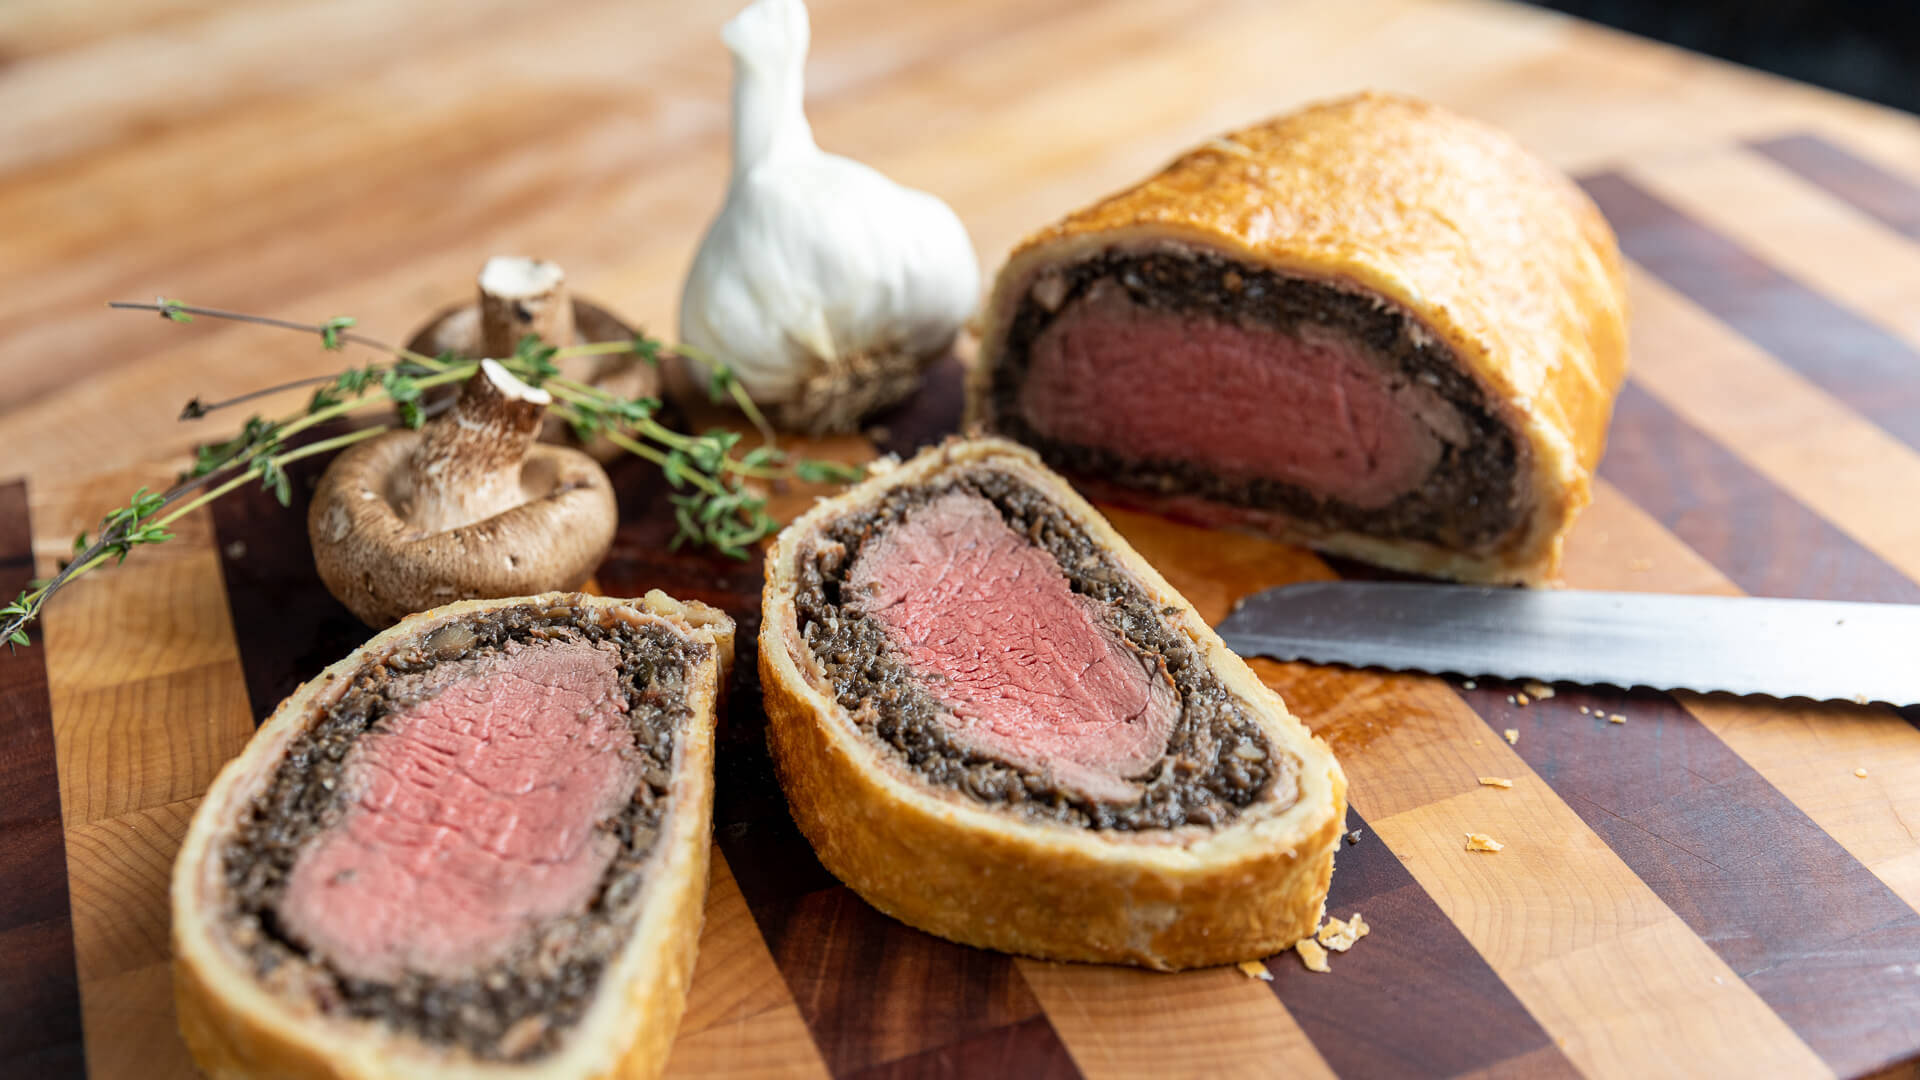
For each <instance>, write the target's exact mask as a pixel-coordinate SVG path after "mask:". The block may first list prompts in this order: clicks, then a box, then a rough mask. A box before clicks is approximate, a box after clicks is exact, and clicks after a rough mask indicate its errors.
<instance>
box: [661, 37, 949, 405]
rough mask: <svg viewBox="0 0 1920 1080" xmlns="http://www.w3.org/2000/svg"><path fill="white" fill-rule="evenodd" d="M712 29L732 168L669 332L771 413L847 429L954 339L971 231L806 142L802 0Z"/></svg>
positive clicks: (940, 206) (914, 379)
mask: <svg viewBox="0 0 1920 1080" xmlns="http://www.w3.org/2000/svg"><path fill="white" fill-rule="evenodd" d="M721 36H722V39H723V40H724V41H725V42H726V45H727V48H728V50H729V51H730V52H732V53H733V60H734V77H733V176H732V179H731V181H730V182H729V184H728V187H727V197H726V202H725V204H724V205H722V206H721V208H720V214H719V216H718V217H716V218H715V219H714V221H713V224H712V225H710V226H708V228H707V234H706V236H705V238H704V239H703V240H702V241H701V243H700V252H699V254H698V255H696V256H695V257H694V261H693V268H692V270H691V271H689V272H688V275H687V281H686V286H685V289H684V291H683V292H682V293H681V296H680V338H681V340H682V341H684V342H686V343H687V344H688V345H691V346H693V347H694V348H696V349H698V350H701V351H703V352H705V353H706V354H708V355H710V356H711V357H713V358H714V359H715V360H716V361H718V362H720V363H724V364H727V365H729V366H730V367H731V368H732V369H733V371H734V373H735V374H736V375H737V376H738V377H739V379H740V382H741V384H742V385H743V386H744V387H745V388H746V390H747V392H748V393H749V394H751V395H752V396H753V398H754V400H755V401H756V402H757V403H759V404H761V405H762V406H764V407H766V409H767V411H768V413H769V414H770V415H772V416H773V417H774V419H775V421H776V422H778V423H779V424H781V425H782V426H783V427H787V428H790V429H798V430H803V431H810V432H824V431H848V430H852V429H853V428H854V427H855V426H856V425H857V423H858V422H859V420H860V418H861V417H863V416H866V415H869V414H871V413H873V412H874V411H876V410H878V409H881V408H884V407H886V406H888V405H891V404H893V403H895V402H897V401H899V400H900V399H902V398H904V397H906V396H907V395H908V394H909V393H911V392H912V391H913V389H914V388H915V387H916V386H917V385H918V384H919V381H920V376H921V373H922V371H924V369H925V368H926V367H927V365H928V364H930V363H931V362H932V361H933V360H935V359H937V358H938V357H940V356H941V355H943V354H944V353H945V352H946V351H947V350H948V348H950V347H951V345H952V343H953V340H954V337H955V336H956V335H957V334H958V333H959V330H960V327H961V325H962V324H963V323H965V322H966V320H967V318H968V317H969V316H970V315H971V314H972V313H973V309H974V305H975V304H976V303H977V302H978V299H979V292H980V267H979V263H978V262H977V261H976V259H975V258H974V253H973V244H972V242H971V241H970V240H969V239H968V237H967V231H966V228H965V227H964V226H962V225H961V224H960V219H959V217H958V216H957V215H955V214H954V212H953V210H952V209H951V208H950V207H948V206H947V204H946V203H944V202H941V201H940V200H939V199H937V198H935V197H934V196H932V195H929V194H927V193H925V192H922V191H915V190H913V189H911V188H906V187H902V186H900V185H899V184H896V183H894V182H893V181H891V180H889V179H887V178H886V177H885V176H882V175H881V174H880V173H879V172H877V171H875V170H873V169H871V168H869V167H867V166H865V165H862V164H860V163H859V162H857V161H851V160H848V159H847V158H844V157H839V156H837V155H834V154H829V153H825V152H824V151H822V150H821V149H820V148H819V147H818V146H816V145H815V144H814V141H813V130H812V128H811V127H809V126H808V124H807V117H806V113H805V112H804V111H803V109H802V104H801V99H802V97H803V95H804V86H805V80H804V69H805V66H806V58H807V40H808V29H807V9H806V6H805V5H804V4H803V3H802V2H801V0H756V2H755V3H754V4H752V5H751V6H749V7H748V8H747V9H746V10H744V11H742V12H740V14H739V15H737V16H735V17H734V19H733V21H731V22H729V23H728V24H727V26H726V29H725V30H724V32H723V33H722V35H721ZM696 367H698V365H697V364H696ZM702 374H703V375H704V374H705V373H704V372H702Z"/></svg>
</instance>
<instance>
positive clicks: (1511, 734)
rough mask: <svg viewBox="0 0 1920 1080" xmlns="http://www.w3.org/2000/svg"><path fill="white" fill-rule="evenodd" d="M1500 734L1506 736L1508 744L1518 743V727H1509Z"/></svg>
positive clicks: (1515, 744) (1514, 744)
mask: <svg viewBox="0 0 1920 1080" xmlns="http://www.w3.org/2000/svg"><path fill="white" fill-rule="evenodd" d="M1500 734H1502V735H1505V736H1506V737H1507V745H1508V746H1519V745H1520V729H1519V728H1517V727H1510V728H1508V729H1507V730H1505V731H1503V732H1501V733H1500Z"/></svg>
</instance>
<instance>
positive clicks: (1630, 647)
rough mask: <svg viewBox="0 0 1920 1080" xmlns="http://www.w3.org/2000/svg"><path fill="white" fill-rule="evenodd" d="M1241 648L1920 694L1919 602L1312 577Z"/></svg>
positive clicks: (1748, 686)
mask: <svg viewBox="0 0 1920 1080" xmlns="http://www.w3.org/2000/svg"><path fill="white" fill-rule="evenodd" d="M1218 630H1219V633H1220V636H1221V638H1223V639H1224V640H1225V641H1226V643H1227V647H1228V648H1230V649H1232V650H1234V651H1235V652H1237V653H1240V654H1241V655H1243V656H1267V657H1272V658H1273V659H1276V660H1306V661H1311V662H1314V663H1322V664H1349V665H1352V666H1355V667H1381V668H1388V669H1391V670H1395V671H1424V672H1429V673H1432V674H1445V673H1451V674H1456V675H1464V676H1469V677H1472V676H1483V675H1484V676H1493V677H1499V678H1508V679H1537V680H1539V681H1541V682H1548V683H1551V682H1569V683H1584V684H1608V685H1613V686H1625V687H1631V686H1650V687H1653V688H1654V689H1657V690H1698V691H1714V690H1726V691H1730V692H1732V693H1735V694H1766V695H1769V696H1772V697H1779V698H1786V697H1807V698H1812V699H1815V700H1839V701H1856V702H1868V701H1884V702H1889V703H1891V704H1894V705H1912V704H1916V703H1920V605H1913V604H1861V603H1839V602H1832V601H1825V600H1775V599H1763V598H1759V597H1730V596H1675V595H1666V594H1658V593H1611V592H1579V591H1571V590H1548V589H1496V588H1480V587H1475V586H1468V585H1423V584H1403V583H1399V582H1376V581H1315V582H1305V583H1302V584H1298V585H1283V586H1280V587H1279V588H1273V589H1267V590H1265V591H1263V592H1259V593H1255V594H1254V595H1252V596H1249V597H1247V598H1246V599H1245V600H1244V601H1243V602H1241V604H1240V605H1239V606H1238V607H1236V608H1235V609H1234V611H1233V613H1232V614H1230V615H1228V616H1227V618H1226V620H1225V621H1223V622H1222V623H1221V624H1220V626H1219V627H1218Z"/></svg>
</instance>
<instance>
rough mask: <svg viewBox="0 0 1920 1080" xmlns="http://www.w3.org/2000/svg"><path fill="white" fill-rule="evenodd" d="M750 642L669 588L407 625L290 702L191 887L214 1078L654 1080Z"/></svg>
mask: <svg viewBox="0 0 1920 1080" xmlns="http://www.w3.org/2000/svg"><path fill="white" fill-rule="evenodd" d="M732 654H733V624H732V623H731V622H730V621H729V620H728V619H727V617H726V616H725V615H722V614H720V613H719V612H717V611H714V610H713V609H711V608H708V607H705V606H703V605H700V604H683V603H680V602H678V601H675V600H672V599H670V598H668V597H667V596H665V595H664V594H662V593H658V592H655V593H649V594H648V595H647V596H646V597H645V598H644V599H641V600H613V599H607V598H604V597H594V596H586V595H583V594H577V593H548V594H545V595H542V596H536V597H527V598H520V599H511V600H487V601H469V602H463V603H457V604H450V605H448V606H446V607H442V608H436V609H434V610H432V611H428V612H424V613H422V614H418V615H413V616H411V617H409V618H407V619H404V620H402V621H401V622H400V623H399V624H398V625H396V626H393V627H392V628H390V629H388V630H386V631H384V632H382V633H381V634H380V635H379V636H377V637H375V638H373V640H371V641H369V642H368V643H367V644H366V645H365V646H363V647H361V648H360V649H358V650H356V651H355V652H354V653H353V654H352V655H351V656H348V657H347V658H346V659H344V660H341V661H340V662H339V663H337V664H334V665H333V666H331V667H329V668H327V669H326V670H325V671H323V672H321V673H320V675H319V676H318V677H316V678H314V679H313V680H312V681H311V682H308V683H307V684H305V685H304V686H302V687H301V688H300V689H299V690H298V691H296V692H295V693H294V694H293V696H292V697H289V698H288V699H287V700H286V701H285V702H283V703H281V705H280V707H279V708H278V709H276V710H275V711H274V713H273V715H272V716H271V717H270V718H269V719H268V720H267V722H266V723H265V724H264V725H262V726H261V728H260V730H259V731H258V732H257V733H256V734H255V735H254V737H253V740H252V741H251V742H249V743H248V744H247V747H246V749H245V750H244V751H243V752H242V753H241V754H240V756H239V757H238V758H235V759H234V760H233V761H232V762H231V763H230V764H228V765H227V767H226V768H225V769H223V770H222V771H221V773H220V775H219V777H218V779H216V780H215V781H214V783H213V787H212V788H211V789H210V790H209V791H208V792H207V796H206V798H205V800H204V801H203V802H202V803H201V804H200V808H199V810H198V811H197V812H196V813H195V814H194V818H193V825H192V827H191V828H190V829H189V830H188V832H187V837H186V841H185V843H184V844H183V845H182V847H181V850H180V856H179V860H178V862H177V863H176V864H175V866H174V874H173V946H174V990H175V1000H176V1003H177V1005H178V1009H179V1016H180V1028H181V1032H182V1034H184V1035H185V1037H186V1041H187V1045H188V1047H189V1048H190V1049H191V1050H192V1051H193V1055H194V1058H195V1059H196V1060H197V1061H198V1062H199V1063H200V1066H201V1068H203V1069H205V1070H206V1071H207V1073H208V1074H210V1075H211V1076H214V1077H219V1078H226V1077H297V1078H315V1080H318V1078H338V1080H348V1078H352V1080H385V1078H399V1077H436V1078H438V1077H472V1078H484V1077H498V1078H502V1080H513V1078H523V1077H539V1078H543V1080H544V1078H553V1080H560V1078H569V1080H571V1078H576V1077H577V1078H587V1077H595V1078H599V1077H614V1076H618V1077H651V1076H655V1075H657V1074H658V1073H659V1071H660V1070H661V1069H662V1067H664V1065H665V1064H666V1059H667V1052H668V1049H669V1047H670V1046H671V1044H672V1042H673V1035H674V1029H675V1027H676V1026H677V1025H678V1023H679V1019H680V1013H681V1010H682V1009H683V1008H684V1006H685V1004H686V988H687V982H688V979H689V978H690V976H691V974H692V970H693V960H694V950H695V948H696V946H697V944H698V936H699V932H700V917H701V909H702V904H703V902H704V898H705V895H706V887H707V853H708V843H709V835H710V832H711V825H710V818H711V813H712V806H713V725H714V710H715V703H716V697H717V695H718V693H719V688H720V686H721V685H722V684H723V679H724V673H725V670H726V668H727V666H728V665H729V664H730V663H731V661H732Z"/></svg>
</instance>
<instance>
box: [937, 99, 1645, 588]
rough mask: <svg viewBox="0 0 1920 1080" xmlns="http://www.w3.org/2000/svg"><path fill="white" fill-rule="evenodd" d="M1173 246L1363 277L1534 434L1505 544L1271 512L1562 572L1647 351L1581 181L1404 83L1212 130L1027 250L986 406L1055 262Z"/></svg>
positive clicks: (1385, 556) (989, 420) (1350, 550)
mask: <svg viewBox="0 0 1920 1080" xmlns="http://www.w3.org/2000/svg"><path fill="white" fill-rule="evenodd" d="M1167 248H1173V249H1186V250H1199V251H1203V252H1210V253H1216V254H1218V255H1221V256H1223V257H1225V258H1227V259H1230V260H1234V261H1237V262H1241V263H1245V264H1248V265H1251V266H1254V267H1258V268H1265V269H1271V270H1273V271H1276V272H1278V273H1282V274H1285V275H1290V276H1298V277H1303V278H1308V279H1313V280H1317V281H1322V282H1326V283H1329V284H1331V285H1334V286H1336V287H1340V288H1348V289H1355V290H1360V291H1363V292H1364V293H1366V294H1369V295H1371V296H1373V297H1376V298H1378V299H1379V300H1380V301H1382V302H1383V303H1384V304H1386V305H1389V306H1390V307H1391V308H1396V309H1398V310H1400V311H1402V312H1405V313H1407V314H1409V315H1411V316H1412V317H1413V318H1414V319H1416V320H1417V321H1418V324H1419V325H1420V326H1422V327H1424V328H1425V329H1426V330H1427V331H1428V332H1430V333H1431V334H1432V335H1434V336H1435V337H1437V338H1438V339H1439V340H1440V341H1441V342H1443V343H1444V344H1445V345H1446V346H1447V347H1448V349H1450V350H1451V352H1452V354H1453V356H1454V357H1456V358H1457V360H1458V363H1459V365H1460V367H1461V368H1462V369H1463V370H1464V371H1466V372H1468V373H1469V374H1470V375H1471V376H1472V378H1473V379H1474V380H1476V381H1477V382H1478V383H1479V385H1480V386H1481V387H1482V388H1483V390H1484V392H1485V394H1486V396H1487V398H1488V400H1489V401H1490V402H1491V403H1492V404H1493V406H1494V408H1495V410H1496V415H1497V416H1498V417H1499V418H1500V419H1501V420H1502V421H1503V422H1504V424H1505V425H1506V426H1507V427H1508V428H1510V429H1511V430H1512V431H1513V432H1515V433H1516V435H1517V442H1518V444H1519V446H1520V447H1521V449H1522V454H1521V455H1520V456H1521V459H1522V460H1521V467H1522V468H1523V469H1524V470H1525V480H1526V482H1527V483H1526V488H1527V492H1528V497H1527V506H1526V507H1525V508H1524V521H1523V522H1521V523H1520V524H1519V526H1518V527H1517V528H1515V529H1514V530H1513V531H1512V532H1511V533H1509V534H1508V535H1507V536H1506V538H1505V539H1504V540H1503V541H1502V542H1501V543H1500V545H1499V546H1498V548H1497V550H1491V551H1464V550H1449V549H1447V548H1445V547H1441V546H1437V545H1435V544H1431V543H1422V542H1416V541H1408V540H1401V539H1386V538H1382V537H1378V536H1368V535H1364V534H1361V533H1357V532H1351V531H1346V532H1343V531H1338V530H1335V531H1326V530H1322V529H1314V528H1311V527H1304V526H1308V525H1310V523H1304V522H1300V521H1296V520H1288V519H1286V518H1284V517H1278V516H1276V517H1275V518H1273V519H1272V520H1268V521H1265V522H1262V523H1260V527H1262V528H1264V529H1266V530H1267V531H1271V532H1275V533H1278V534H1280V535H1281V536H1282V537H1283V538H1288V539H1297V540H1305V541H1307V542H1310V543H1312V544H1313V545H1314V546H1316V547H1319V548H1322V549H1324V550H1328V551H1332V552H1335V553H1339V554H1345V555H1351V556H1354V557H1357V558H1361V559H1364V560H1367V561H1370V562H1374V563H1378V564H1381V565H1385V566H1390V567H1394V568H1398V569H1404V570H1411V571H1416V572H1422V573H1429V574H1436V575H1440V576H1445V577H1452V578H1459V579H1465V580H1472V581H1485V582H1500V583H1522V584H1528V585H1541V584H1547V583H1550V582H1551V581H1552V580H1553V579H1554V578H1555V576H1556V574H1557V572H1558V566H1559V562H1560V554H1561V545H1562V541H1563V539H1564V537H1565V535H1566V532H1567V530H1568V528H1569V527H1570V526H1571V525H1572V522H1573V520H1574V518H1575V516H1576V515H1577V514H1578V513H1579V511H1580V510H1581V509H1582V508H1583V507H1585V506H1586V504H1587V503H1588V502H1589V501H1590V497H1591V496H1590V485H1591V478H1592V475H1593V471H1594V468H1595V466H1596V465H1597V463H1598V462H1599V459H1600V454H1601V451H1602V448H1603V447H1604V444H1605V439H1606V428H1607V423H1608V420H1609V418H1610V416H1611V412H1612V406H1613V399H1614V395H1615V394H1616V393H1617V391H1618V389H1619V387H1620V383H1621V381H1622V379H1623V378H1624V377H1625V371H1626V359H1627V329H1626V289H1625V280H1624V276H1623V269H1622V261H1621V257H1620V253H1619V248H1618V246H1617V244H1616V242H1615V240H1614V237H1613V234H1612V232H1611V230H1610V229H1609V228H1608V226H1607V223H1606V221H1605V220H1604V219H1603V218H1602V217H1601V215H1600V213H1599V211H1598V210H1597V209H1596V208H1595V206H1594V205H1593V202H1592V201H1591V200H1590V199H1588V198H1587V197H1586V195H1585V194H1584V193H1583V192H1581V191H1580V189H1579V188H1578V187H1577V186H1575V185H1574V184H1573V183H1572V181H1570V180H1569V179H1568V178H1567V177H1566V176H1564V175H1563V174H1561V173H1560V172H1558V171H1557V170H1555V169H1554V168H1553V167H1551V166H1549V165H1547V164H1546V163H1544V162H1542V161H1540V160H1539V159H1538V158H1535V157H1534V156H1532V155H1531V154H1530V153H1528V152H1527V151H1526V150H1525V149H1523V148H1522V147H1521V146H1520V145H1519V144H1518V143H1517V142H1515V141H1514V140H1513V139H1511V138H1510V137H1508V136H1507V135H1505V134H1503V133H1501V132H1499V131H1496V130H1495V129H1493V128H1491V127H1488V126H1487V125H1485V124H1481V123H1479V122H1477V121H1474V120H1470V119H1467V118H1465V117H1462V116H1458V115H1455V114H1454V113H1451V112H1448V111H1447V110H1445V109H1442V108H1439V107H1438V106H1434V105H1431V104H1427V103H1425V102H1421V101H1417V100H1414V99H1411V98H1407V97H1401V96H1395V95H1389V94H1379V93H1366V94H1360V95H1358V96H1354V97H1349V98H1345V99H1341V100H1337V101H1332V102H1328V103H1324V104H1319V105H1314V106H1311V107H1308V108H1305V109H1302V110H1300V111H1298V112H1294V113H1290V114H1287V115H1285V116H1281V117H1278V118H1275V119H1273V120H1269V121H1267V122H1265V123H1262V124H1257V125H1254V126H1253V127H1249V128H1245V129H1243V130H1240V131H1235V132H1232V133H1230V134H1227V135H1223V136H1221V137H1219V138H1216V139H1213V140H1210V141H1209V142H1207V143H1205V144H1204V145H1201V146H1199V147H1196V148H1194V149H1193V150H1191V151H1189V152H1188V153H1186V154H1183V155H1182V156H1180V157H1179V158H1178V159H1176V160H1175V161H1174V162H1173V163H1171V164H1170V165H1168V166H1167V167H1166V168H1165V169H1163V170H1162V171H1161V172H1160V173H1159V174H1157V175H1155V176H1153V177H1152V178H1150V179H1148V180H1146V181H1145V182H1144V183H1141V184H1138V185H1136V186H1134V187H1131V188H1128V189H1127V190H1125V191H1122V192H1119V193H1118V194H1115V195H1113V196H1110V197H1108V198H1105V199H1102V200H1100V201H1099V202H1096V203H1094V204H1093V205H1091V206H1089V207H1087V208H1085V209H1083V210H1080V211H1077V212H1075V213H1073V214H1070V215H1068V216H1067V217H1066V218H1065V219H1064V220H1062V221H1060V222H1059V223H1057V224H1055V225H1051V226H1049V227H1047V228H1045V229H1042V230H1040V231H1039V232H1038V233H1035V234H1034V235H1033V236H1031V237H1029V238H1028V239H1027V240H1026V241H1025V242H1023V243H1022V244H1021V245H1020V246H1019V247H1018V248H1017V249H1016V250H1015V251H1014V252H1013V254H1012V256H1011V257H1010V258H1009V260H1008V262H1007V264H1006V266H1005V267H1004V268H1003V269H1002V270H1001V272H1000V274H999V277H998V279H997V282H996V285H995V288H994V292H993V296H992V298H991V300H990V302H989V305H988V307H987V309H986V312H985V316H984V322H983V326H982V348H981V353H980V359H979V362H978V363H977V364H976V366H975V369H974V371H973V373H972V376H971V379H970V384H969V390H970V393H969V416H970V418H971V419H972V420H973V421H975V422H978V423H984V424H986V425H987V426H988V427H990V428H991V427H993V426H994V425H995V422H996V417H995V416H994V406H993V403H992V401H991V399H990V395H989V394H988V393H987V389H988V387H989V385H990V383H991V380H992V373H993V370H994V368H995V366H996V365H997V364H999V363H1000V362H1001V359H1002V353H1003V351H1004V348H1005V346H1006V338H1007V332H1008V328H1009V325H1010V323H1011V322H1012V320H1013V317H1014V315H1015V313H1016V311H1017V309H1018V308H1019V305H1020V304H1021V302H1022V300H1023V298H1024V297H1026V296H1027V295H1028V293H1029V290H1030V289H1032V288H1033V286H1034V284H1035V281H1036V280H1037V279H1038V278H1039V276H1040V275H1042V274H1043V273H1045V272H1047V271H1048V270H1050V269H1053V268H1057V267H1061V266H1063V265H1068V264H1072V263H1074V262H1077V261H1080V260H1083V259H1087V258H1090V257H1094V256H1097V255H1100V254H1102V253H1107V252H1115V251H1118V252H1135V251H1153V250H1158V249H1167ZM1103 490H1104V489H1103ZM1145 501H1147V502H1149V503H1152V502H1153V500H1152V499H1148V500H1145Z"/></svg>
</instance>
